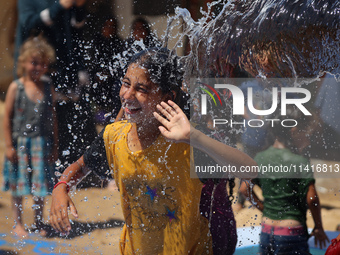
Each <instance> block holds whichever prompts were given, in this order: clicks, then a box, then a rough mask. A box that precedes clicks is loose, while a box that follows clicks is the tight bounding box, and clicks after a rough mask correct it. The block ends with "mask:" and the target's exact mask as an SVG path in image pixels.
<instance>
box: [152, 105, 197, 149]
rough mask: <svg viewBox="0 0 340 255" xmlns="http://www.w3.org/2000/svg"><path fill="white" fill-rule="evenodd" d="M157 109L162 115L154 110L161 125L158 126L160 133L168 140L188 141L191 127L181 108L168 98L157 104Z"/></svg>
mask: <svg viewBox="0 0 340 255" xmlns="http://www.w3.org/2000/svg"><path fill="white" fill-rule="evenodd" d="M157 109H158V110H159V112H160V113H161V114H162V115H163V116H161V115H160V114H158V113H157V112H154V116H155V118H156V119H157V120H158V121H159V122H160V123H162V125H163V126H159V130H160V131H161V133H162V135H163V136H165V137H166V138H167V139H168V140H170V141H174V142H185V143H190V129H191V128H192V127H191V125H190V122H189V120H188V118H187V116H186V115H185V114H184V113H183V111H182V110H181V108H180V107H179V106H178V105H177V104H175V103H174V102H172V101H171V100H169V101H168V103H165V102H162V103H161V104H160V105H157Z"/></svg>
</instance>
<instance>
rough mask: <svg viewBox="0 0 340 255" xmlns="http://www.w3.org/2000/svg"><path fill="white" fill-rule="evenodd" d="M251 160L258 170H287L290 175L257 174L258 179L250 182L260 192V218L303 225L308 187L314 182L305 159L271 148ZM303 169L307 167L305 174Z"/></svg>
mask: <svg viewBox="0 0 340 255" xmlns="http://www.w3.org/2000/svg"><path fill="white" fill-rule="evenodd" d="M254 159H255V161H256V162H257V164H258V165H259V167H260V169H261V167H263V166H267V167H268V168H267V169H269V167H272V168H271V169H274V168H275V167H276V169H282V168H283V167H284V166H285V167H286V170H287V169H289V168H290V171H291V173H290V174H289V173H288V174H287V173H282V171H278V172H277V173H275V174H268V172H267V173H261V172H260V173H259V175H258V178H256V179H254V180H253V182H254V183H255V184H257V185H259V186H260V187H261V189H262V192H263V197H264V209H263V216H264V217H268V218H270V219H273V220H283V219H292V220H297V221H299V222H301V224H303V225H305V224H306V211H307V203H306V195H307V191H308V187H309V185H310V184H311V183H314V182H315V180H314V178H313V173H312V172H311V171H310V169H311V168H310V167H309V161H308V159H306V158H304V157H302V156H300V155H297V154H294V153H292V152H291V151H290V150H288V149H277V148H274V147H270V148H269V149H267V150H265V151H263V152H260V153H258V154H257V155H256V157H255V158H254ZM294 166H295V168H294ZM306 166H307V167H309V171H305V170H304V169H307V168H305V167H306ZM294 169H296V170H295V172H294ZM292 172H293V173H292ZM287 177H289V178H287Z"/></svg>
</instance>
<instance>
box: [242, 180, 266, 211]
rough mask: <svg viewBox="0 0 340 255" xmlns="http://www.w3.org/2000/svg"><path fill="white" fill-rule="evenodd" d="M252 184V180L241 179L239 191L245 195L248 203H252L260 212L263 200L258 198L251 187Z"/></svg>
mask: <svg viewBox="0 0 340 255" xmlns="http://www.w3.org/2000/svg"><path fill="white" fill-rule="evenodd" d="M252 186H254V184H253V183H252V181H251V180H250V181H242V182H241V186H240V192H241V193H242V194H243V195H244V196H245V197H246V199H247V200H248V201H250V203H252V205H253V206H255V207H256V208H257V209H259V210H260V211H261V212H262V211H263V201H262V200H260V199H259V197H258V196H257V195H256V193H255V192H254V189H253V188H252Z"/></svg>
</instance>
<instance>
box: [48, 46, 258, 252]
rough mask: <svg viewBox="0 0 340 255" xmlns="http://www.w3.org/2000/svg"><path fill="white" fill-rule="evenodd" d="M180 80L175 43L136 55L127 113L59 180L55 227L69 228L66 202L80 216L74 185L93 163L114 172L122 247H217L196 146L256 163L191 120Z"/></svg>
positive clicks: (125, 91)
mask: <svg viewBox="0 0 340 255" xmlns="http://www.w3.org/2000/svg"><path fill="white" fill-rule="evenodd" d="M181 84H182V73H181V71H180V68H179V66H178V59H177V57H176V56H174V55H173V54H172V53H170V51H169V50H167V49H164V48H162V49H159V48H153V49H149V50H144V51H142V52H140V53H138V54H137V55H135V56H134V57H133V58H132V60H131V61H130V63H129V65H128V69H127V72H126V74H125V76H124V78H123V80H122V87H121V90H120V98H121V102H122V106H123V109H124V115H125V119H126V120H123V121H118V122H115V123H113V124H110V125H108V126H106V127H105V128H104V130H103V131H102V132H101V134H100V135H99V137H98V138H97V140H96V141H95V142H94V143H93V144H92V146H91V147H90V148H89V149H88V150H87V151H86V152H85V154H84V155H83V156H82V157H81V158H80V159H79V160H77V162H75V163H74V164H72V165H71V166H69V167H68V168H67V169H66V170H65V172H64V173H63V175H62V176H61V178H60V181H59V182H58V183H57V184H56V185H55V188H54V191H53V194H52V205H51V211H50V222H51V224H52V226H53V227H54V228H55V229H56V230H58V231H60V232H62V233H68V232H69V231H70V229H71V225H70V222H69V218H68V213H67V208H69V209H70V211H71V213H72V214H73V215H74V216H75V217H77V216H78V214H77V210H76V208H75V206H74V204H73V202H72V200H71V199H70V197H69V195H68V194H67V192H68V190H69V188H70V186H72V185H76V183H77V182H78V180H80V179H81V178H82V177H83V176H84V175H85V174H86V170H85V169H87V168H89V169H91V170H92V171H95V172H96V173H97V174H100V175H104V174H105V173H109V172H113V177H114V179H115V181H116V184H117V186H118V188H119V191H120V194H121V204H122V209H123V214H124V218H125V225H124V228H123V232H122V236H121V240H120V249H121V253H122V254H188V253H190V254H207V253H208V254H212V249H211V237H210V234H209V228H208V221H207V219H206V218H204V217H203V216H202V215H201V214H200V211H199V205H200V196H201V190H202V183H201V182H200V180H199V179H198V178H191V176H190V167H193V166H194V164H193V162H192V158H193V157H190V153H191V148H190V146H193V147H195V148H197V149H199V150H201V151H203V152H205V153H207V154H208V155H209V156H211V157H212V158H213V159H214V160H215V161H216V162H217V163H219V164H221V165H227V164H233V165H236V166H241V164H242V165H254V164H255V162H254V161H253V160H252V159H251V158H250V157H248V156H247V155H246V154H244V153H242V152H240V151H239V150H237V149H234V148H232V147H229V146H227V145H225V144H222V143H220V142H217V141H216V140H213V139H211V138H209V137H207V136H205V135H204V134H203V133H201V132H200V131H198V130H196V129H194V128H193V127H192V126H191V125H190V122H189V121H188V119H187V117H186V115H185V114H184V113H183V111H182V110H181V108H180V107H179V106H178V105H180V106H182V102H183V101H184V100H183V98H184V97H183V96H182V95H183V92H182V91H181ZM171 100H173V101H171ZM165 102H167V103H165ZM175 102H176V103H177V104H176V103H175ZM156 111H158V112H159V113H157V112H156ZM160 114H161V115H160ZM85 166H86V168H85ZM240 177H241V176H240ZM249 177H250V178H251V177H252V176H249Z"/></svg>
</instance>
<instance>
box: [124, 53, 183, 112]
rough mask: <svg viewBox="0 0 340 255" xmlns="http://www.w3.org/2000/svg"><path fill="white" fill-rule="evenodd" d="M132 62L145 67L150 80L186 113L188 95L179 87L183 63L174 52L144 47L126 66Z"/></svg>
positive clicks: (181, 79)
mask: <svg viewBox="0 0 340 255" xmlns="http://www.w3.org/2000/svg"><path fill="white" fill-rule="evenodd" d="M133 63H136V64H138V65H140V66H141V67H143V68H145V69H146V70H147V71H148V73H149V75H150V79H151V81H152V82H153V83H155V84H158V85H159V87H160V88H161V90H162V93H163V94H170V95H171V96H172V100H173V101H174V102H175V103H176V104H178V105H179V107H181V108H182V110H184V112H185V113H186V114H187V112H186V111H187V107H186V105H187V104H188V95H187V94H186V93H184V92H183V90H182V89H181V87H182V82H183V74H184V70H183V65H182V64H181V61H180V59H179V57H178V56H177V55H176V54H175V53H174V52H172V51H170V50H169V49H167V48H157V47H155V48H150V49H145V50H142V51H141V52H139V53H137V54H135V55H134V56H133V57H132V58H131V59H130V61H129V63H128V66H130V65H131V64H133ZM187 116H188V114H187Z"/></svg>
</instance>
